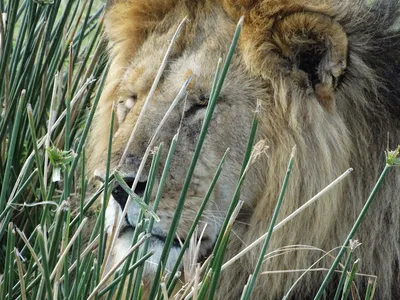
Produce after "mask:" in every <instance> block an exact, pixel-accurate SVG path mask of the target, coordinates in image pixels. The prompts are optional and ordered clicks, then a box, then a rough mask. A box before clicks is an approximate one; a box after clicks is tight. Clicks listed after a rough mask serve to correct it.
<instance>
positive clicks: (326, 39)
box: [271, 12, 348, 108]
mask: <svg viewBox="0 0 400 300" xmlns="http://www.w3.org/2000/svg"><path fill="white" fill-rule="evenodd" d="M271 38H272V41H273V43H274V44H275V45H277V47H278V48H279V50H280V53H281V55H282V56H283V58H284V59H285V60H287V62H289V66H290V68H291V76H293V79H294V80H295V81H299V83H300V84H302V83H304V81H306V83H307V84H308V85H309V86H310V87H312V88H313V90H314V91H315V94H316V96H317V98H318V100H319V101H320V102H321V104H323V105H324V106H326V107H327V108H329V106H330V105H331V104H332V101H333V100H332V93H333V92H334V89H335V88H336V87H337V85H338V81H339V79H340V76H342V75H343V74H344V72H345V70H346V67H347V55H348V53H347V52H348V40H347V35H346V32H345V31H344V29H343V27H342V26H341V25H340V24H339V23H337V22H336V21H334V20H333V19H332V18H331V17H329V16H327V15H324V14H321V13H314V12H310V13H308V12H299V13H294V14H291V15H288V16H286V17H284V18H282V19H281V20H277V22H276V23H275V25H274V30H273V31H272V37H271Z"/></svg>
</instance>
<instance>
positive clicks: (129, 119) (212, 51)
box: [98, 14, 266, 267]
mask: <svg viewBox="0 0 400 300" xmlns="http://www.w3.org/2000/svg"><path fill="white" fill-rule="evenodd" d="M202 18H204V19H203V20H199V24H210V25H209V26H207V27H205V28H203V29H202V30H203V31H204V32H201V33H200V34H197V35H195V36H193V37H192V38H191V40H190V41H187V42H186V43H184V46H183V47H182V48H181V49H177V50H175V52H174V54H173V55H172V57H171V59H170V61H169V63H168V66H167V69H166V71H165V72H164V75H163V78H162V80H161V82H160V84H159V86H158V88H157V90H156V93H155V95H154V97H153V99H151V101H150V103H149V106H148V107H147V109H146V110H145V112H144V116H143V119H142V122H140V123H139V124H138V127H137V131H136V133H135V139H134V141H133V143H132V144H131V146H130V147H129V150H128V154H127V156H126V158H125V159H124V160H123V161H122V162H121V164H120V167H119V168H118V169H119V171H120V172H122V173H123V174H124V176H125V179H126V181H127V182H128V183H129V184H132V182H133V180H134V178H135V176H136V173H137V170H138V167H139V164H140V161H141V159H142V157H143V154H144V152H145V150H146V148H147V146H148V144H149V141H150V139H151V138H152V136H153V134H154V132H155V130H156V127H157V126H158V124H159V123H160V121H161V119H162V118H163V116H164V115H165V113H166V112H167V110H168V108H169V107H170V105H171V104H172V102H173V100H174V98H175V97H176V95H177V94H178V91H179V90H180V88H181V86H182V85H183V83H184V82H185V80H186V79H187V78H188V77H189V76H190V75H193V79H192V81H191V83H190V85H189V88H188V90H187V94H186V96H185V97H184V99H182V100H181V101H180V103H179V105H178V106H177V107H176V108H175V109H174V110H173V112H172V114H171V115H170V116H169V117H168V120H167V122H166V123H165V125H164V126H163V127H162V129H161V132H160V133H159V135H158V138H157V139H156V142H155V145H159V144H161V143H163V147H164V151H163V155H162V159H161V164H160V167H159V172H158V173H159V174H157V176H156V178H157V179H156V183H155V186H154V189H153V198H152V200H154V195H155V193H156V191H157V188H158V181H157V180H159V179H160V175H161V172H162V170H163V167H164V163H165V158H166V156H167V152H168V148H169V145H170V144H171V141H172V139H173V137H174V135H175V134H177V132H178V130H179V136H178V144H177V148H176V150H175V154H174V156H173V159H172V164H171V167H170V172H169V175H168V178H167V181H166V184H165V187H164V193H163V196H162V199H161V201H160V204H159V207H158V210H157V214H158V216H159V217H160V219H161V221H160V222H159V223H155V225H154V228H153V231H152V238H151V246H150V248H152V249H153V250H155V251H156V254H155V255H154V256H153V258H152V260H153V261H154V262H157V260H158V259H159V255H160V253H161V250H162V247H163V244H164V240H165V237H166V235H167V233H168V230H169V228H170V223H171V221H172V217H173V215H174V212H175V208H176V204H177V201H178V198H179V195H180V193H181V189H182V185H183V182H184V179H185V177H186V174H187V170H188V167H189V165H190V162H191V158H192V154H193V152H194V149H195V146H196V142H197V140H198V137H199V133H200V130H201V127H202V122H203V118H204V115H205V112H206V109H207V101H208V99H209V96H210V91H211V87H212V82H213V79H214V73H215V69H216V66H217V62H218V59H219V57H224V56H225V55H226V52H227V50H228V47H229V44H230V40H231V37H232V36H233V32H234V28H235V24H233V23H231V22H228V21H227V20H223V18H224V16H223V15H222V14H221V15H219V14H211V15H209V14H207V15H204V16H202ZM208 18H210V19H211V20H213V22H211V21H210V20H208ZM176 20H177V21H178V22H179V20H180V18H179V17H178V16H177V17H176ZM176 25H177V23H172V24H171V27H170V28H169V29H168V30H165V32H162V33H158V32H154V33H153V34H151V35H149V36H148V38H147V39H146V40H145V41H144V42H143V44H142V45H141V46H140V47H139V49H138V50H137V53H136V54H135V55H134V56H133V57H132V58H131V59H130V60H129V64H128V65H126V69H125V71H124V74H123V77H122V80H121V84H120V88H119V90H118V94H117V95H116V98H115V99H114V100H115V101H116V102H117V103H118V104H117V106H116V107H117V109H116V114H117V117H118V129H117V131H116V133H115V135H114V138H113V148H112V165H113V167H115V166H117V165H118V164H119V163H120V160H121V157H122V153H123V152H124V150H125V147H126V145H127V141H128V140H129V137H130V135H131V132H132V129H133V127H134V125H135V124H136V121H137V119H138V116H139V113H140V111H141V109H142V106H143V103H144V101H145V98H146V96H147V94H148V92H149V89H150V87H151V85H152V83H153V80H154V78H155V76H156V72H157V70H158V68H159V65H160V62H161V60H162V58H163V56H164V54H165V51H166V49H167V46H168V44H169V40H170V39H171V36H172V35H173V33H174V31H175V30H176ZM221 25H223V26H221ZM199 26H200V25H199ZM261 93H263V94H264V95H265V93H266V89H265V88H264V87H263V85H262V82H261V80H259V79H256V78H253V77H251V76H250V75H249V74H248V72H247V71H246V69H245V68H244V66H243V65H242V60H241V57H240V56H239V55H236V56H235V57H234V59H233V63H232V65H231V71H230V72H229V73H228V75H227V78H226V81H225V83H224V87H223V89H222V91H221V94H220V99H219V100H218V104H217V106H216V109H215V113H214V117H213V119H212V121H211V125H210V127H209V130H208V135H207V137H206V140H205V143H204V146H203V149H202V152H201V155H200V158H199V160H198V164H197V166H196V169H195V173H194V176H193V179H192V182H191V184H190V188H189V191H188V194H187V198H186V202H185V206H184V209H183V213H182V218H181V222H180V224H179V227H178V232H177V235H178V236H179V238H180V239H181V240H184V239H185V237H186V234H187V232H188V230H189V228H190V226H191V225H192V221H193V220H194V218H195V216H196V214H197V212H198V209H199V207H200V204H201V203H202V201H203V198H204V196H205V195H206V192H207V190H208V188H209V185H210V183H211V181H212V178H213V176H214V173H215V171H216V169H217V166H218V164H219V162H220V160H221V158H222V156H223V154H224V153H225V151H226V150H227V149H228V148H229V149H230V150H229V154H228V157H227V160H226V163H225V165H224V170H223V172H222V174H221V177H220V179H219V181H218V183H217V185H216V187H215V188H214V191H213V194H212V197H211V201H210V203H209V205H208V206H207V208H206V211H205V213H204V214H203V217H202V219H201V221H200V227H202V228H200V229H199V234H200V232H201V231H202V229H203V227H204V226H206V229H205V232H204V236H203V238H202V243H201V250H200V255H201V256H204V255H206V254H207V253H208V252H209V251H210V250H211V248H212V246H213V244H214V242H215V241H216V238H217V234H218V233H219V230H220V227H221V225H222V223H223V220H224V217H225V214H226V211H227V209H228V207H229V204H230V201H231V199H232V196H233V193H234V191H235V187H236V184H237V181H238V175H239V171H240V168H241V165H242V160H243V157H244V152H245V149H246V144H247V139H248V135H249V133H250V127H251V122H252V118H253V116H254V111H255V108H256V102H257V99H258V98H259V97H260V95H261ZM150 160H151V159H148V162H147V163H146V167H145V169H144V172H143V173H142V174H141V176H140V179H139V184H138V187H137V188H136V193H137V194H139V195H141V194H142V193H143V190H144V186H145V183H146V181H147V176H148V172H149V167H150ZM103 168H104V167H103ZM98 170H101V168H99V169H98ZM255 180H256V178H254V179H253V184H255V186H256V185H257V182H255ZM118 192H120V189H119V188H118V187H117V188H116V190H114V193H113V199H112V200H111V203H110V205H109V207H108V220H107V221H108V223H109V224H112V223H113V221H114V218H115V209H116V208H117V209H118V210H119V211H120V210H121V209H120V207H119V205H118V204H117V203H116V202H115V200H116V201H117V202H120V204H121V203H122V202H124V201H126V194H123V193H119V194H118ZM256 192H257V191H256V189H255V188H254V190H246V189H245V190H243V192H242V199H244V200H246V199H247V202H246V205H247V206H251V199H253V198H254V195H255V193H256ZM139 211H140V208H139V207H138V205H137V204H135V203H134V202H133V201H131V202H130V205H129V207H128V214H127V218H126V222H125V224H124V226H125V227H132V228H134V227H135V226H136V222H137V219H138V213H139ZM131 238H132V230H128V231H124V239H126V240H127V241H129V242H127V243H126V246H127V247H129V245H130V239H131ZM121 242H122V241H121ZM124 243H125V242H124ZM179 248H180V245H179V242H178V239H176V241H175V242H174V246H173V249H172V251H171V255H170V264H171V263H173V261H174V256H176V255H177V254H178V251H179ZM167 267H171V266H170V265H168V266H167Z"/></svg>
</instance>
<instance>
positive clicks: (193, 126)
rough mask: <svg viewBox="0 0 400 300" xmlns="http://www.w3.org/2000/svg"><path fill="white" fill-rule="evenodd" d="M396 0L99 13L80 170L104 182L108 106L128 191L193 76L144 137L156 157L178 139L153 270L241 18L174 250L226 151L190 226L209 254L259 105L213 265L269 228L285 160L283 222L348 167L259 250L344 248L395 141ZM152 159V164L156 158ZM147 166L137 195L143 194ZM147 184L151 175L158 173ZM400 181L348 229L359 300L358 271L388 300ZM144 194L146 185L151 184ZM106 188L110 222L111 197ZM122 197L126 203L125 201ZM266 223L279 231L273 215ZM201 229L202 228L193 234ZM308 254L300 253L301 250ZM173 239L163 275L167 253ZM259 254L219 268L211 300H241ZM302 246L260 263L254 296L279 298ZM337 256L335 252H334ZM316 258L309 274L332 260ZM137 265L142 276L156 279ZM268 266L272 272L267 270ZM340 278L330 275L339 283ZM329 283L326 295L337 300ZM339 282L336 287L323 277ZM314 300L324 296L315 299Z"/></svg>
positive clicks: (399, 129) (170, 6)
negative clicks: (250, 160)
mask: <svg viewBox="0 0 400 300" xmlns="http://www.w3.org/2000/svg"><path fill="white" fill-rule="evenodd" d="M397 12H398V3H397V2H396V1H389V0H387V1H381V2H379V3H373V4H371V3H370V1H368V3H367V2H366V1H362V0H307V1H305V0H304V1H303V0H113V1H109V3H108V7H107V12H106V15H105V32H106V36H107V39H108V41H109V56H110V61H111V63H110V70H109V74H108V77H107V79H106V84H105V88H104V91H103V93H102V97H101V99H100V102H99V106H98V108H97V113H96V117H95V120H94V125H93V129H92V131H91V134H90V143H89V148H90V151H88V153H90V157H89V159H88V160H89V162H88V170H89V173H90V175H92V174H93V173H94V171H95V170H96V174H97V175H96V176H97V177H102V176H104V173H105V161H106V155H107V145H108V135H107V134H106V133H107V132H108V130H109V129H108V128H109V124H110V122H111V110H112V108H113V106H114V107H116V114H117V118H116V122H115V133H114V135H113V141H112V154H111V168H112V169H113V168H116V167H118V170H119V171H120V172H121V173H123V174H124V176H125V179H126V181H127V182H130V183H132V182H133V180H134V178H135V176H136V172H137V171H138V166H139V164H140V161H141V159H142V157H143V155H144V152H145V150H146V147H147V146H148V143H149V140H150V139H151V137H152V135H153V133H154V131H155V129H156V127H157V125H158V124H159V122H160V120H161V119H162V118H163V116H164V114H165V113H166V111H167V109H168V108H169V106H170V105H171V103H172V101H173V100H174V98H175V96H176V94H177V93H178V91H179V89H180V88H181V86H182V84H183V83H184V82H185V81H186V80H187V79H188V77H189V75H191V76H192V81H191V83H190V85H189V87H188V89H187V92H186V100H185V101H181V102H180V103H179V104H178V106H177V107H176V108H175V109H174V110H173V111H172V113H171V114H170V115H169V117H168V119H167V121H166V123H165V125H164V126H163V128H162V131H161V133H160V134H159V135H158V137H157V138H156V141H155V145H159V144H160V143H163V144H164V147H165V148H166V149H168V147H169V145H170V144H171V140H172V139H173V137H174V136H175V134H176V133H177V130H178V128H179V138H178V144H177V148H176V151H175V155H174V157H173V159H172V163H171V169H170V174H169V175H168V178H167V181H166V185H165V189H164V194H163V196H162V199H161V201H160V204H159V208H158V211H157V214H158V215H159V217H160V222H158V223H156V224H155V226H154V228H153V231H152V232H151V235H152V236H151V237H150V248H151V249H152V250H154V252H155V254H154V255H153V256H152V258H151V259H150V260H151V261H152V262H154V263H157V260H158V259H159V257H160V253H161V249H162V247H163V244H164V241H165V236H166V233H167V232H168V229H169V227H170V224H171V217H172V216H173V214H174V210H175V208H176V203H177V199H178V197H179V193H180V190H181V189H182V185H183V182H184V178H185V175H186V170H187V168H188V166H189V164H190V160H191V155H192V153H193V151H194V147H195V143H196V141H197V138H198V135H199V132H200V129H201V124H202V120H203V117H204V115H205V112H206V110H207V101H208V99H209V97H210V91H211V87H212V83H213V78H214V72H215V68H216V65H217V62H218V59H219V57H224V56H225V55H226V53H227V51H228V49H229V45H230V42H231V39H232V36H233V33H234V31H235V26H236V23H237V22H238V20H239V18H240V17H241V16H244V24H243V29H242V33H241V35H240V38H239V42H238V47H237V49H236V52H235V54H234V56H233V58H232V63H231V65H230V69H229V71H228V74H227V77H226V80H225V82H224V85H223V87H222V91H221V94H220V98H219V100H218V103H217V106H216V109H215V113H214V115H213V118H212V121H211V124H210V128H209V130H208V134H207V136H206V139H205V143H204V147H203V149H202V152H201V154H200V158H199V161H198V164H197V166H196V170H195V174H194V177H193V180H192V182H191V185H190V188H189V192H188V196H187V199H186V202H185V206H184V208H183V212H182V218H181V221H180V224H179V227H178V231H177V235H178V236H179V237H180V238H182V239H185V235H186V234H187V232H188V229H189V228H190V226H191V222H192V221H193V219H194V217H195V215H196V213H197V210H198V208H199V206H200V203H201V201H202V199H203V197H204V195H205V193H206V191H207V189H208V186H209V184H210V183H211V180H212V178H213V175H214V172H215V170H216V167H217V166H218V163H219V161H220V159H221V157H222V156H223V154H224V152H225V151H226V149H227V148H230V152H229V154H228V157H227V161H226V163H225V165H224V169H223V171H222V173H221V176H220V179H219V181H218V183H217V185H216V187H215V189H214V191H213V194H212V198H211V202H210V203H209V204H208V206H207V207H206V211H205V213H204V215H203V217H202V220H201V223H200V224H203V225H204V224H207V226H206V228H205V231H204V236H203V238H202V243H201V248H200V257H202V258H205V257H207V256H208V255H209V254H210V251H211V250H212V248H213V245H214V243H215V241H216V238H217V236H218V234H219V231H220V228H221V226H222V222H223V219H224V215H225V214H226V212H227V209H228V207H229V204H230V201H231V199H232V196H233V192H234V190H235V187H236V184H237V179H238V176H239V173H240V170H241V165H242V161H243V157H244V154H245V151H246V144H247V140H248V136H249V133H250V129H251V122H252V118H253V116H254V111H255V110H256V106H257V102H258V101H259V102H260V103H261V111H260V112H259V128H258V131H257V136H256V140H263V141H264V142H265V143H266V145H268V150H267V155H263V156H260V157H259V159H258V160H257V161H256V162H255V163H254V164H253V165H252V166H251V168H250V169H249V171H248V173H247V176H246V181H245V183H244V185H243V187H242V190H241V200H243V203H244V204H243V207H242V209H241V211H240V213H239V215H238V217H237V220H236V222H235V223H234V227H233V232H234V234H233V235H232V236H231V240H230V242H229V244H228V247H227V252H226V254H225V260H228V259H229V258H230V257H232V256H234V255H236V254H237V253H238V252H240V251H241V250H242V249H243V248H245V247H246V245H249V244H251V243H252V242H253V241H254V240H256V239H257V238H258V237H260V236H261V235H263V234H264V233H265V232H266V231H267V228H268V225H269V222H270V219H271V216H272V212H273V209H274V207H275V203H276V200H277V198H278V195H279V192H280V188H281V186H282V181H283V178H284V176H285V174H286V167H287V161H288V159H289V156H290V153H291V150H292V148H293V146H294V145H296V147H297V151H296V156H295V163H294V166H293V171H292V174H291V178H290V181H289V183H288V187H287V191H286V194H285V199H284V202H283V204H282V207H281V210H280V213H279V219H280V220H282V219H283V218H284V217H285V216H288V215H289V214H291V213H292V212H293V211H295V210H296V209H297V208H298V207H300V206H301V205H302V204H304V203H305V202H306V201H307V200H309V199H310V198H311V197H312V196H314V195H315V194H317V193H318V192H319V191H320V190H322V189H323V188H324V187H326V186H327V185H328V184H330V183H331V182H332V181H333V180H334V179H335V178H337V177H338V176H339V175H340V174H342V173H343V172H344V171H345V170H347V169H348V168H349V167H352V168H354V172H353V173H352V174H351V176H349V178H347V179H346V180H344V181H343V182H342V183H341V184H339V185H338V186H336V187H335V188H334V189H332V190H330V191H329V193H327V194H326V195H324V196H323V198H322V199H321V200H319V201H318V202H317V203H316V204H315V205H313V206H312V207H310V208H308V209H306V210H305V211H303V212H302V213H301V215H299V216H298V217H297V218H295V219H293V220H292V221H291V222H289V223H288V224H286V225H285V226H283V227H282V228H281V229H279V230H278V231H277V232H275V233H274V234H273V235H272V238H271V241H270V243H269V247H268V252H273V251H278V250H279V249H282V247H285V246H288V245H308V246H312V247H315V249H317V248H318V249H321V251H330V250H332V249H334V248H335V247H339V246H341V245H342V244H343V242H344V240H345V238H346V236H347V234H348V233H349V231H350V229H351V227H352V225H353V224H354V222H355V220H356V218H357V216H358V214H359V213H360V211H361V209H362V207H363V205H364V203H365V201H366V199H367V198H368V195H369V193H370V192H371V190H372V188H373V186H374V184H375V183H376V181H377V179H378V177H379V174H380V172H381V171H382V169H383V167H384V166H385V155H384V153H385V150H386V149H387V147H389V148H390V147H392V148H393V147H395V146H396V145H397V144H398V143H399V141H400V122H399V121H400V90H399V86H400V80H399V76H398V74H399V71H400V61H399V55H400V50H399V45H400V44H399V42H400V37H399V35H398V31H397V30H396V20H397ZM185 16H187V17H188V19H189V22H187V23H186V24H185V25H184V28H183V29H182V32H181V33H180V35H179V37H178V39H177V41H176V42H175V45H174V46H173V50H172V53H171V55H170V58H169V60H168V62H167V67H166V70H165V72H164V74H163V76H162V78H161V81H160V83H159V84H158V87H157V89H156V91H155V93H154V96H153V98H152V99H151V101H150V102H149V105H148V107H147V109H146V110H145V111H144V114H143V119H142V121H141V122H140V123H138V124H137V131H136V135H135V140H134V141H133V143H131V144H130V145H129V147H128V149H127V152H126V153H127V155H126V156H125V157H124V159H123V161H122V163H121V164H120V163H119V162H120V160H121V157H122V156H123V152H124V150H125V147H126V145H127V142H128V140H129V137H130V135H131V132H132V129H133V127H134V126H135V124H136V122H137V119H138V116H139V113H140V111H141V108H142V106H143V103H144V101H145V99H146V96H147V95H148V92H149V90H150V88H151V86H152V83H153V80H154V78H155V76H156V73H157V70H158V68H159V66H160V64H161V61H162V59H163V57H164V55H165V52H166V50H167V47H168V45H169V41H170V40H171V38H172V36H173V34H174V32H175V30H176V28H177V26H178V24H179V22H180V21H181V20H182V19H184V17H185ZM166 152H167V151H164V152H163V154H162V157H161V167H160V168H159V173H161V171H162V166H163V164H164V161H165V158H166ZM149 164H150V162H147V163H146V165H145V168H144V171H143V172H142V173H141V175H140V178H139V185H138V187H137V189H136V190H135V193H137V194H139V195H140V194H141V193H143V189H144V186H145V185H146V180H147V176H148V174H149ZM157 176H158V177H157V178H159V176H160V174H157ZM399 183H400V173H399V172H398V171H397V172H396V170H394V169H392V170H391V171H390V173H389V175H388V176H387V177H386V179H385V181H384V183H383V186H382V189H381V190H380V191H379V193H378V195H377V198H376V201H375V202H374V203H373V205H372V207H371V208H370V210H369V212H368V214H367V216H366V218H365V219H364V221H363V223H362V224H361V226H360V228H359V230H358V232H357V234H356V237H355V239H357V240H358V241H359V242H360V243H362V245H361V246H360V247H358V249H356V250H355V251H356V252H355V256H356V257H359V258H361V263H360V267H359V269H358V273H360V274H364V276H363V275H360V276H357V287H358V289H359V291H360V294H361V295H363V293H364V292H365V288H366V285H367V282H368V276H377V286H378V287H377V291H376V293H375V298H376V299H400V284H399V282H400V269H399V261H400V184H399ZM156 185H157V182H156ZM118 198H119V196H118V195H117V193H113V197H111V200H110V203H109V209H107V223H108V224H109V225H110V224H113V222H114V218H115V214H114V212H115V210H118V209H119V210H120V211H121V208H122V207H123V206H124V204H125V201H124V199H123V198H124V197H122V198H121V199H118ZM125 200H126V196H125ZM137 215H138V208H137V207H136V206H135V205H134V204H132V207H129V209H128V214H127V216H126V219H125V221H124V225H123V226H124V228H125V229H124V230H123V231H122V233H121V235H120V236H119V238H118V239H117V244H116V250H115V251H114V252H113V253H114V254H115V256H116V258H115V261H116V260H117V258H118V257H122V255H123V254H124V251H126V250H127V249H128V247H129V246H130V240H131V239H132V232H133V230H132V228H134V227H135V225H136V224H135V222H136V218H137ZM278 221H279V220H278ZM200 231H201V230H199V232H200ZM308 246H304V248H307V247H308ZM179 247H180V246H179V243H174V244H173V247H172V250H171V253H170V256H169V259H168V263H167V266H166V268H167V269H168V268H171V267H172V266H173V264H174V262H175V260H176V257H177V255H178V253H179ZM259 251H260V247H258V248H255V249H253V250H252V251H250V252H249V253H247V254H246V255H245V256H244V257H242V258H241V259H240V260H239V261H237V262H236V263H235V264H234V265H232V266H230V267H229V268H227V269H226V270H224V271H223V272H222V275H221V278H220V282H219V286H218V289H217V295H216V298H217V299H239V298H240V295H241V293H242V290H243V287H244V285H245V284H246V282H247V280H248V278H249V275H250V274H252V273H253V272H254V267H255V263H256V261H257V257H258V254H259ZM321 251H311V250H310V249H299V250H296V251H287V252H286V253H285V254H283V255H275V256H274V255H271V257H270V258H269V259H267V260H266V261H265V262H264V263H263V265H262V272H264V274H261V275H260V277H259V278H258V281H257V284H256V286H255V287H254V291H253V294H252V298H253V299H281V298H282V297H283V296H284V295H285V292H286V291H288V289H289V288H290V287H291V286H292V285H293V284H294V282H295V281H296V280H297V279H298V278H299V276H300V275H301V274H302V273H301V272H298V271H296V270H304V269H307V268H308V267H310V266H311V265H312V264H313V263H314V262H315V261H316V260H317V259H318V258H320V257H321V256H322V255H323V254H322V252H321ZM335 253H337V252H332V255H335ZM332 261H333V260H332V258H331V257H329V256H327V257H325V258H324V259H322V260H321V261H320V263H319V264H318V265H316V266H315V267H321V268H324V267H325V268H326V267H329V265H330V264H331V263H332ZM154 271H155V268H154V266H152V265H151V264H148V265H146V268H145V273H144V276H145V277H146V278H151V277H152V276H154ZM266 271H272V272H266ZM325 275H326V272H325V271H324V270H319V271H315V272H310V273H309V274H307V275H306V276H304V277H303V278H302V279H301V281H300V282H299V284H297V285H296V288H295V290H294V292H292V294H291V296H292V297H293V298H295V299H310V298H311V297H313V296H314V295H315V293H316V291H317V290H318V288H319V286H320V284H321V282H322V279H323V278H324V276H325ZM337 279H339V277H337V278H336V280H337ZM334 282H335V280H333V284H332V287H331V292H332V291H333V292H334V291H335V287H336V286H335V283H334ZM336 283H337V282H336ZM327 298H333V297H331V294H329V289H328V294H327Z"/></svg>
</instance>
